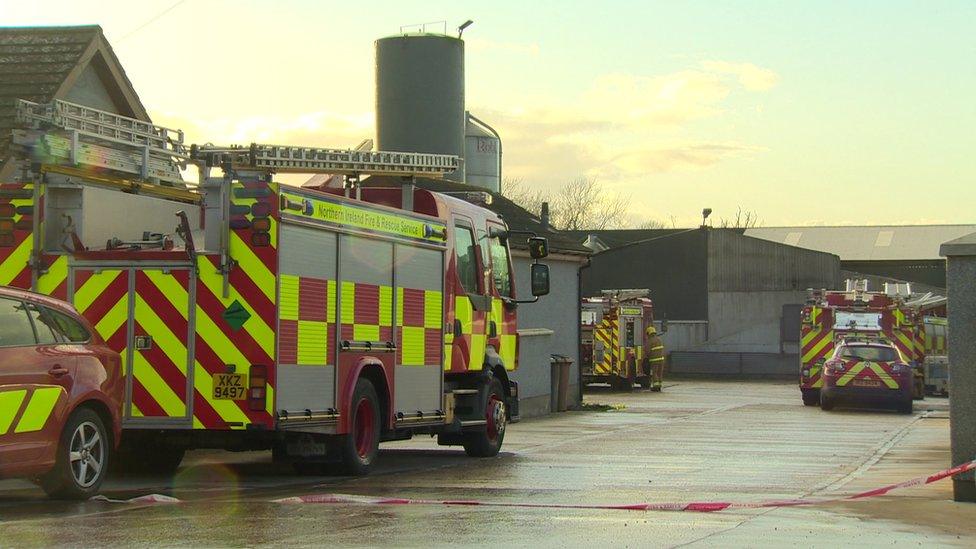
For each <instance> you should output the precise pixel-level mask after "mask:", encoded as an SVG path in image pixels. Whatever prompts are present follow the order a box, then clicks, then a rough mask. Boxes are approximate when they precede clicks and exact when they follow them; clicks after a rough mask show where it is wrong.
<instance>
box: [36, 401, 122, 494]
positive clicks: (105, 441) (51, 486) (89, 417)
mask: <svg viewBox="0 0 976 549" xmlns="http://www.w3.org/2000/svg"><path fill="white" fill-rule="evenodd" d="M111 454H112V445H111V442H110V440H109V437H108V435H107V434H106V432H105V425H104V424H103V423H102V418H100V417H99V416H98V414H96V413H95V412H94V411H93V410H90V409H88V408H79V409H77V410H75V411H74V412H72V414H71V416H70V417H68V421H67V423H65V426H64V430H62V431H61V438H60V440H59V441H58V449H57V458H56V461H55V464H54V469H52V470H51V471H50V472H48V473H47V474H45V475H44V476H42V477H41V478H40V479H39V480H40V485H41V488H43V489H44V491H45V492H47V494H48V495H49V496H51V497H53V498H60V499H88V498H90V497H92V496H94V495H95V494H97V493H98V489H99V487H101V485H102V481H103V480H105V475H106V474H107V473H108V464H109V460H110V459H111Z"/></svg>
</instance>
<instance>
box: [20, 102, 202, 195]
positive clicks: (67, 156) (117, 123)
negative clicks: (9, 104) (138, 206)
mask: <svg viewBox="0 0 976 549" xmlns="http://www.w3.org/2000/svg"><path fill="white" fill-rule="evenodd" d="M16 117H17V118H16V120H17V125H18V126H20V127H21V129H15V130H13V143H14V145H15V146H17V147H19V149H20V150H21V151H22V152H23V153H24V155H25V156H26V157H27V158H30V159H32V160H38V161H41V162H43V163H46V164H60V165H68V166H76V167H82V168H87V167H94V168H100V169H108V170H113V171H116V172H122V173H124V174H131V175H134V176H136V177H138V178H139V179H142V180H144V181H150V182H153V183H161V184H163V185H167V186H172V187H181V188H185V187H186V183H185V182H184V181H183V177H182V176H181V175H180V169H181V168H185V167H186V162H187V160H189V155H188V153H187V149H186V147H185V146H184V144H183V132H182V131H180V130H173V129H170V128H165V127H163V126H157V125H155V124H151V123H149V122H144V121H142V120H137V119H135V118H129V117H127V116H121V115H118V114H114V113H110V112H107V111H103V110H99V109H94V108H91V107H86V106H84V105H78V104H75V103H69V102H67V101H60V100H55V101H52V102H50V103H43V104H41V103H34V102H31V101H26V100H23V99H20V100H18V101H17V108H16Z"/></svg>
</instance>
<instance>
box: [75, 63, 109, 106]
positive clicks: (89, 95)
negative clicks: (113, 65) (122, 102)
mask: <svg viewBox="0 0 976 549" xmlns="http://www.w3.org/2000/svg"><path fill="white" fill-rule="evenodd" d="M64 99H65V101H70V102H72V103H78V104H80V105H86V106H88V107H94V108H96V109H100V110H103V111H108V112H114V113H118V112H119V109H118V107H116V106H115V102H114V101H112V96H111V95H109V93H108V88H106V87H105V84H104V82H102V79H101V78H100V77H99V76H98V72H97V71H96V70H95V67H94V66H92V64H91V63H89V65H88V66H87V67H85V70H84V71H82V73H81V75H79V76H78V80H76V81H75V83H74V85H73V86H71V89H70V90H68V93H67V94H66V95H65V97H64Z"/></svg>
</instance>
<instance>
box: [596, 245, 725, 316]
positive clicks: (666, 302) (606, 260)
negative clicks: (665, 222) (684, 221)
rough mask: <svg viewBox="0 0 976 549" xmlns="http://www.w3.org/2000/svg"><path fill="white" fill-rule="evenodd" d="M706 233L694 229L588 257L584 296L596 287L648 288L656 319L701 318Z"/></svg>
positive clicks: (705, 310) (704, 304)
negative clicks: (588, 264) (588, 265)
mask: <svg viewBox="0 0 976 549" xmlns="http://www.w3.org/2000/svg"><path fill="white" fill-rule="evenodd" d="M705 255H706V254H705V232H704V231H700V230H692V231H687V232H683V233H677V234H673V235H671V236H667V237H663V238H658V239H654V240H648V241H645V242H638V243H634V244H631V245H628V246H623V247H620V248H612V249H610V250H607V251H605V252H601V253H598V254H595V255H593V256H591V257H590V267H588V268H586V269H583V295H584V296H599V295H600V290H608V289H613V288H648V289H650V290H651V299H653V300H654V315H655V317H656V318H657V319H662V318H667V319H668V320H705V319H706V318H707V314H708V308H707V304H706V276H707V271H706V257H705Z"/></svg>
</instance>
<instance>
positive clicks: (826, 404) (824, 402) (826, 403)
mask: <svg viewBox="0 0 976 549" xmlns="http://www.w3.org/2000/svg"><path fill="white" fill-rule="evenodd" d="M820 409H821V410H823V411H825V412H829V411H831V410H833V409H834V399H832V398H830V397H828V396H827V395H825V394H823V393H820Z"/></svg>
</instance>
